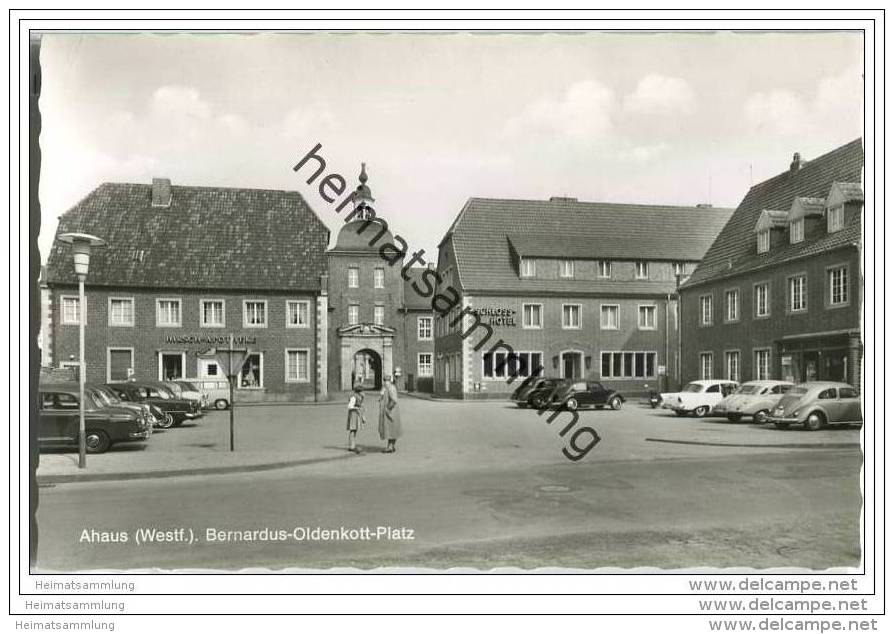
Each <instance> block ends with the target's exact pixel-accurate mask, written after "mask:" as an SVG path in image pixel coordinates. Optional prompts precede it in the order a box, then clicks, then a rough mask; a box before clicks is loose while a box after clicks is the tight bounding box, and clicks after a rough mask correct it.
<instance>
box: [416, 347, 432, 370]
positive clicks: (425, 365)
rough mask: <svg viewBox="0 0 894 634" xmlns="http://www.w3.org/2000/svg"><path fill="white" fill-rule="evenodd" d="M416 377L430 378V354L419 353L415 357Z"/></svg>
mask: <svg viewBox="0 0 894 634" xmlns="http://www.w3.org/2000/svg"><path fill="white" fill-rule="evenodd" d="M416 376H431V352H420V353H419V354H418V355H417V357H416Z"/></svg>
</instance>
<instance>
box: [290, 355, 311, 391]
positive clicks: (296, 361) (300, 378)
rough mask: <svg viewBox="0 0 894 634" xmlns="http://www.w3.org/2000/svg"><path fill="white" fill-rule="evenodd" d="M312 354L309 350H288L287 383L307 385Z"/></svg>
mask: <svg viewBox="0 0 894 634" xmlns="http://www.w3.org/2000/svg"><path fill="white" fill-rule="evenodd" d="M309 359H310V352H309V351H308V350H303V349H298V350H288V349H287V350H286V383H307V382H308V381H310V374H309V373H308V367H309Z"/></svg>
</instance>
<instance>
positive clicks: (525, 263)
mask: <svg viewBox="0 0 894 634" xmlns="http://www.w3.org/2000/svg"><path fill="white" fill-rule="evenodd" d="M520 269H521V276H522V277H534V275H535V273H536V272H537V266H536V263H535V262H534V260H532V259H530V258H521V264H520Z"/></svg>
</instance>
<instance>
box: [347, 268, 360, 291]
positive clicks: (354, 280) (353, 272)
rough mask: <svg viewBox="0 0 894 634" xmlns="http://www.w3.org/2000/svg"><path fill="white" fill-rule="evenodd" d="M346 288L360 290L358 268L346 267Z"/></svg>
mask: <svg viewBox="0 0 894 634" xmlns="http://www.w3.org/2000/svg"><path fill="white" fill-rule="evenodd" d="M348 288H360V268H359V267H356V266H349V267H348Z"/></svg>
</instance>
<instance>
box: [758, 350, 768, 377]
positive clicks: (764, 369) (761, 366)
mask: <svg viewBox="0 0 894 634" xmlns="http://www.w3.org/2000/svg"><path fill="white" fill-rule="evenodd" d="M769 378H770V350H769V348H761V349H759V350H755V351H754V379H755V380H756V381H766V380H767V379H769Z"/></svg>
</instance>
